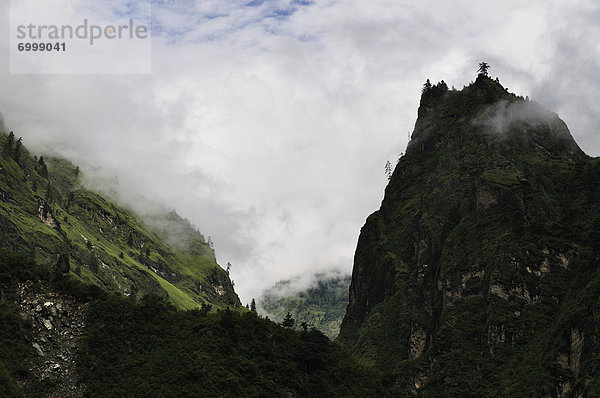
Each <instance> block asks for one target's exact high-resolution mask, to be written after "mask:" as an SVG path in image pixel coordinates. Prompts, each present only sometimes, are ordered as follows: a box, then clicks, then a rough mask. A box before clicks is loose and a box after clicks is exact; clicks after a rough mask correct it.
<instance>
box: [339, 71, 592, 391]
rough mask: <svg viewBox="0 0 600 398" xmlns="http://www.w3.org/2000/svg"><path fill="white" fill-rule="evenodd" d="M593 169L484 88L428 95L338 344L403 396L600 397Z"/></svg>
mask: <svg viewBox="0 0 600 398" xmlns="http://www.w3.org/2000/svg"><path fill="white" fill-rule="evenodd" d="M599 187H600V161H599V159H598V158H590V157H589V156H587V155H585V154H584V153H583V152H582V151H581V149H580V148H579V147H578V145H577V144H576V142H575V141H574V140H573V137H572V136H571V134H570V132H569V130H568V128H567V126H566V125H565V123H564V122H563V121H562V120H560V119H559V118H558V116H557V115H556V114H554V113H552V112H549V111H546V110H545V109H543V108H542V107H541V106H539V105H538V104H536V103H534V102H530V101H528V100H527V99H524V98H522V97H518V96H516V95H514V94H511V93H509V92H508V90H507V89H505V88H504V87H502V86H501V85H500V83H499V82H498V80H497V79H496V80H492V79H490V78H488V77H487V76H483V75H480V76H479V77H478V78H477V79H476V81H475V82H473V83H471V84H470V85H469V86H467V87H465V88H464V89H463V90H461V91H457V90H454V89H453V90H449V89H448V87H447V86H446V84H445V83H443V82H441V83H439V84H437V85H434V86H430V87H425V88H424V90H423V93H422V98H421V103H420V107H419V110H418V119H417V122H416V124H415V129H414V132H413V134H412V140H411V142H410V143H409V145H408V148H407V151H406V154H405V155H404V156H402V157H401V158H400V159H399V160H398V164H397V165H396V168H395V170H394V173H393V175H392V177H391V179H390V181H389V184H388V186H387V188H386V191H385V197H384V199H383V202H382V204H381V208H380V209H379V210H378V211H376V212H375V213H373V214H371V215H370V216H369V217H368V219H367V221H366V223H365V225H364V227H363V228H362V230H361V233H360V237H359V241H358V245H357V249H356V254H355V258H354V268H353V274H352V283H351V286H350V295H349V306H348V310H347V313H346V316H345V318H344V320H343V323H342V326H341V332H340V335H339V338H338V341H339V342H341V343H343V344H344V345H346V346H348V347H350V348H351V349H352V350H353V351H354V352H355V353H356V354H357V355H358V356H360V358H361V359H362V361H363V362H364V363H367V364H371V365H373V366H376V367H378V368H380V369H382V370H384V371H386V372H387V373H388V376H387V377H388V380H389V381H390V383H392V384H393V385H395V386H397V387H398V388H399V390H400V391H402V392H403V393H402V394H405V395H406V396H413V395H418V396H423V397H429V396H446V397H459V396H460V397H464V396H547V397H566V396H578V395H579V394H583V395H585V396H597V395H600V376H599V373H598V372H599V370H600V341H599V340H598V336H600V315H599V314H600V311H599V310H600V299H599V297H600V188H599Z"/></svg>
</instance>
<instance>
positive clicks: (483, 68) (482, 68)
mask: <svg viewBox="0 0 600 398" xmlns="http://www.w3.org/2000/svg"><path fill="white" fill-rule="evenodd" d="M489 68H490V64H488V63H487V62H480V63H479V69H477V72H478V73H479V75H480V76H487V75H488V69H489Z"/></svg>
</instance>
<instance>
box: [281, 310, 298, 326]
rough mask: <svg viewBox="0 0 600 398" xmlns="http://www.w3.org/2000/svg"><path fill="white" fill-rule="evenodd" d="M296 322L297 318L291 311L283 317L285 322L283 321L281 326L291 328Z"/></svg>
mask: <svg viewBox="0 0 600 398" xmlns="http://www.w3.org/2000/svg"><path fill="white" fill-rule="evenodd" d="M294 323H296V320H295V319H294V318H292V314H290V313H289V312H288V313H287V314H286V316H285V318H283V322H281V326H283V327H284V328H291V327H292V326H294Z"/></svg>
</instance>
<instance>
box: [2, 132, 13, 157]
mask: <svg viewBox="0 0 600 398" xmlns="http://www.w3.org/2000/svg"><path fill="white" fill-rule="evenodd" d="M14 142H15V133H13V132H12V131H11V132H10V134H9V135H8V138H7V139H6V142H5V143H4V154H5V155H6V156H10V155H11V154H12V149H13V143H14Z"/></svg>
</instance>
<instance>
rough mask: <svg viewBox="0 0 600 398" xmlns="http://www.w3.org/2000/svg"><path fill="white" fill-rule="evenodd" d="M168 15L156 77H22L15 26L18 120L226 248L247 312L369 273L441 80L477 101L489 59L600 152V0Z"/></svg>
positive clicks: (348, 3) (199, 4)
mask: <svg viewBox="0 0 600 398" xmlns="http://www.w3.org/2000/svg"><path fill="white" fill-rule="evenodd" d="M1 1H2V19H1V20H0V23H1V24H2V26H8V23H9V21H8V14H9V2H8V1H6V0H1ZM65 2H67V3H69V4H71V5H77V3H78V0H65ZM110 10H111V8H110V3H109V2H107V8H106V9H105V10H103V11H102V12H104V13H109V11H110ZM152 18H153V21H152V22H153V32H152V65H151V66H152V73H151V74H149V75H11V74H10V73H9V69H8V61H7V59H8V50H7V48H8V31H7V29H4V31H3V32H4V34H3V35H2V37H1V39H0V46H1V50H2V51H3V54H4V56H3V57H2V61H1V62H2V65H1V66H2V70H1V72H0V111H1V112H2V113H3V114H4V118H5V121H6V124H7V127H9V128H10V129H12V130H15V133H16V135H17V136H23V137H24V142H25V144H26V145H27V146H29V147H30V148H34V149H35V150H36V151H43V150H47V148H51V149H52V150H54V151H57V152H59V153H61V154H63V155H65V156H68V157H70V158H72V159H74V160H75V161H76V162H80V163H82V164H83V163H86V164H89V165H92V166H99V167H102V170H103V172H105V173H106V174H107V175H109V176H116V177H117V179H118V183H119V187H121V188H122V189H123V192H124V197H126V198H127V197H131V193H132V192H135V193H139V194H142V195H144V196H145V197H148V198H151V199H152V200H154V201H156V202H158V203H162V204H165V205H166V206H168V207H170V208H174V209H176V210H177V211H178V212H179V213H180V214H181V215H183V216H184V217H186V218H188V219H189V220H190V221H192V222H193V223H194V224H195V225H197V226H198V227H199V229H200V230H201V231H202V232H203V233H204V234H205V235H206V236H208V235H210V236H212V239H213V240H214V242H215V248H216V251H217V257H218V260H219V262H220V263H221V264H222V265H223V264H225V263H226V262H228V261H229V262H231V263H232V270H231V274H232V278H233V279H234V281H235V282H236V290H237V292H238V294H239V295H240V297H241V299H242V302H244V303H246V302H248V301H249V300H250V299H251V298H252V297H258V296H259V295H260V292H261V291H262V289H264V288H267V287H270V286H271V285H272V284H273V283H274V282H276V281H277V280H279V279H282V278H288V277H292V276H296V275H310V274H313V273H315V272H323V271H326V270H331V269H338V270H339V269H341V270H345V271H347V272H350V271H351V269H352V258H353V255H354V250H355V246H356V242H357V238H358V234H359V231H360V228H361V226H362V225H363V223H364V220H365V218H366V217H367V216H368V215H369V214H370V213H371V212H373V211H375V210H376V209H378V208H379V205H380V202H381V200H382V197H383V190H384V188H385V184H386V178H385V174H384V165H385V162H386V161H387V160H390V161H392V162H394V161H395V160H396V159H397V157H398V155H399V154H400V153H401V152H403V151H404V149H405V147H406V144H407V139H408V133H409V131H411V130H412V128H413V126H414V122H415V118H416V111H417V107H418V101H419V96H420V90H421V86H422V84H423V82H424V81H425V80H426V79H427V78H429V79H431V80H432V81H434V82H435V81H438V80H441V79H444V80H445V81H446V82H447V83H448V85H449V86H453V85H454V86H456V87H457V88H462V87H463V86H464V85H466V84H469V82H470V81H471V80H473V79H474V78H475V76H476V70H477V63H478V62H480V61H487V62H488V63H489V64H490V65H491V69H490V75H491V76H492V77H496V76H498V77H499V78H500V81H501V83H503V84H504V85H505V86H506V87H508V88H509V90H510V91H513V92H515V93H517V94H520V95H529V96H530V98H532V99H534V100H537V101H539V102H540V103H542V104H543V105H544V106H546V107H548V108H549V109H551V110H553V111H555V112H557V113H558V114H559V116H560V117H561V118H563V120H565V121H566V123H567V124H568V125H569V127H570V129H571V132H572V134H573V135H574V137H575V139H576V140H577V142H578V143H579V145H580V146H581V147H582V148H583V150H584V151H585V152H587V153H588V154H590V155H593V156H598V155H599V154H600V135H599V134H597V128H598V126H600V123H599V122H600V112H599V105H598V101H599V98H600V83H599V81H600V80H599V79H598V76H597V75H598V71H599V70H600V65H599V61H600V46H599V45H598V37H600V27H599V23H598V21H600V3H598V2H597V1H577V2H573V1H566V0H565V1H522V0H519V1H506V0H502V1H485V2H484V1H419V2H415V1H400V0H394V1H391V0H389V1H379V0H369V1H364V0H361V1H358V0H339V1H335V0H314V1H302V0H292V1H289V0H272V1H269V0H264V1H261V0H254V1H238V0H235V1H230V0H206V1H196V2H194V1H177V0H175V1H157V2H155V3H154V4H153V8H152ZM110 61H111V60H110V59H107V60H106V62H110Z"/></svg>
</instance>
